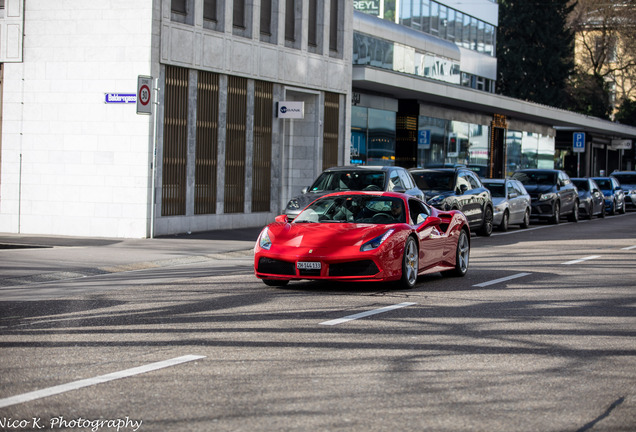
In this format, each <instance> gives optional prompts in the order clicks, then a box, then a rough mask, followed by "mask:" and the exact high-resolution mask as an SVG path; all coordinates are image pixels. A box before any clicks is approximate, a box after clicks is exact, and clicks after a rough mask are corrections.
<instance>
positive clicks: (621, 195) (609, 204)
mask: <svg viewBox="0 0 636 432" xmlns="http://www.w3.org/2000/svg"><path fill="white" fill-rule="evenodd" d="M592 179H593V180H594V181H595V182H596V184H598V186H599V187H600V188H601V191H602V192H603V195H604V196H605V211H606V212H607V213H609V214H611V215H615V214H616V212H620V213H625V192H623V188H621V184H620V183H619V182H618V180H616V178H615V177H612V176H609V177H592Z"/></svg>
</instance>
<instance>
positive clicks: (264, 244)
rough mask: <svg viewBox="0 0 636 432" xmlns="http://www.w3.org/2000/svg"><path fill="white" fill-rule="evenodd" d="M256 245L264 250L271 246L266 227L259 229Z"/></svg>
mask: <svg viewBox="0 0 636 432" xmlns="http://www.w3.org/2000/svg"><path fill="white" fill-rule="evenodd" d="M258 245H259V246H260V247H261V248H262V249H266V250H269V248H271V247H272V240H271V239H270V238H269V229H268V228H267V227H265V229H264V230H263V231H261V235H260V236H258Z"/></svg>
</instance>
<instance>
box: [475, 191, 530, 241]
mask: <svg viewBox="0 0 636 432" xmlns="http://www.w3.org/2000/svg"><path fill="white" fill-rule="evenodd" d="M482 183H483V184H484V186H486V187H487V188H488V189H490V193H491V194H492V203H493V206H494V208H495V214H494V217H493V226H496V227H498V228H499V229H500V230H501V231H506V230H508V226H509V225H520V226H521V228H528V226H529V225H530V212H531V209H532V205H531V199H530V195H529V194H528V191H526V188H525V187H523V184H521V182H520V181H518V180H512V179H482Z"/></svg>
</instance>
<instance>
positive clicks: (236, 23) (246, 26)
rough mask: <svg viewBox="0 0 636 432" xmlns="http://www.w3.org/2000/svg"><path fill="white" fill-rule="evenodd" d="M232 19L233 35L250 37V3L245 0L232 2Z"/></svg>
mask: <svg viewBox="0 0 636 432" xmlns="http://www.w3.org/2000/svg"><path fill="white" fill-rule="evenodd" d="M233 7H234V10H233V18H232V26H233V34H235V35H236V36H243V37H247V38H250V37H252V3H251V2H246V1H245V0H234V6H233Z"/></svg>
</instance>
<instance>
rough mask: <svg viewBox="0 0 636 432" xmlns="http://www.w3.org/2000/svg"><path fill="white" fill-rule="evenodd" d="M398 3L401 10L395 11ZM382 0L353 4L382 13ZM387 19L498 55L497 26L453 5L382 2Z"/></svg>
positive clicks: (426, 1)
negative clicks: (496, 52)
mask: <svg viewBox="0 0 636 432" xmlns="http://www.w3.org/2000/svg"><path fill="white" fill-rule="evenodd" d="M396 4H398V5H399V9H400V10H399V13H397V14H396ZM380 6H381V5H380V0H374V1H364V2H354V7H355V8H356V10H359V11H360V12H364V13H368V14H371V15H375V16H379V11H380V10H381V7H380ZM383 6H384V7H383V10H384V16H383V18H384V19H388V20H390V21H395V16H396V15H397V16H398V20H399V21H398V23H399V24H402V25H404V26H406V27H411V28H412V29H415V30H418V31H421V32H424V33H429V34H432V35H433V36H437V37H439V38H441V39H445V40H448V41H451V42H454V43H455V44H457V45H459V46H461V47H464V48H466V49H470V50H473V51H477V52H479V53H483V54H487V55H489V56H493V57H494V56H495V46H496V33H497V32H496V31H495V26H493V25H492V24H489V23H487V22H484V21H481V20H479V19H477V18H475V17H472V16H470V15H468V14H465V13H463V12H461V11H459V10H456V9H453V8H450V7H448V6H446V5H443V4H441V3H438V2H436V1H434V0H401V1H400V2H395V1H386V0H384V2H383Z"/></svg>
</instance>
